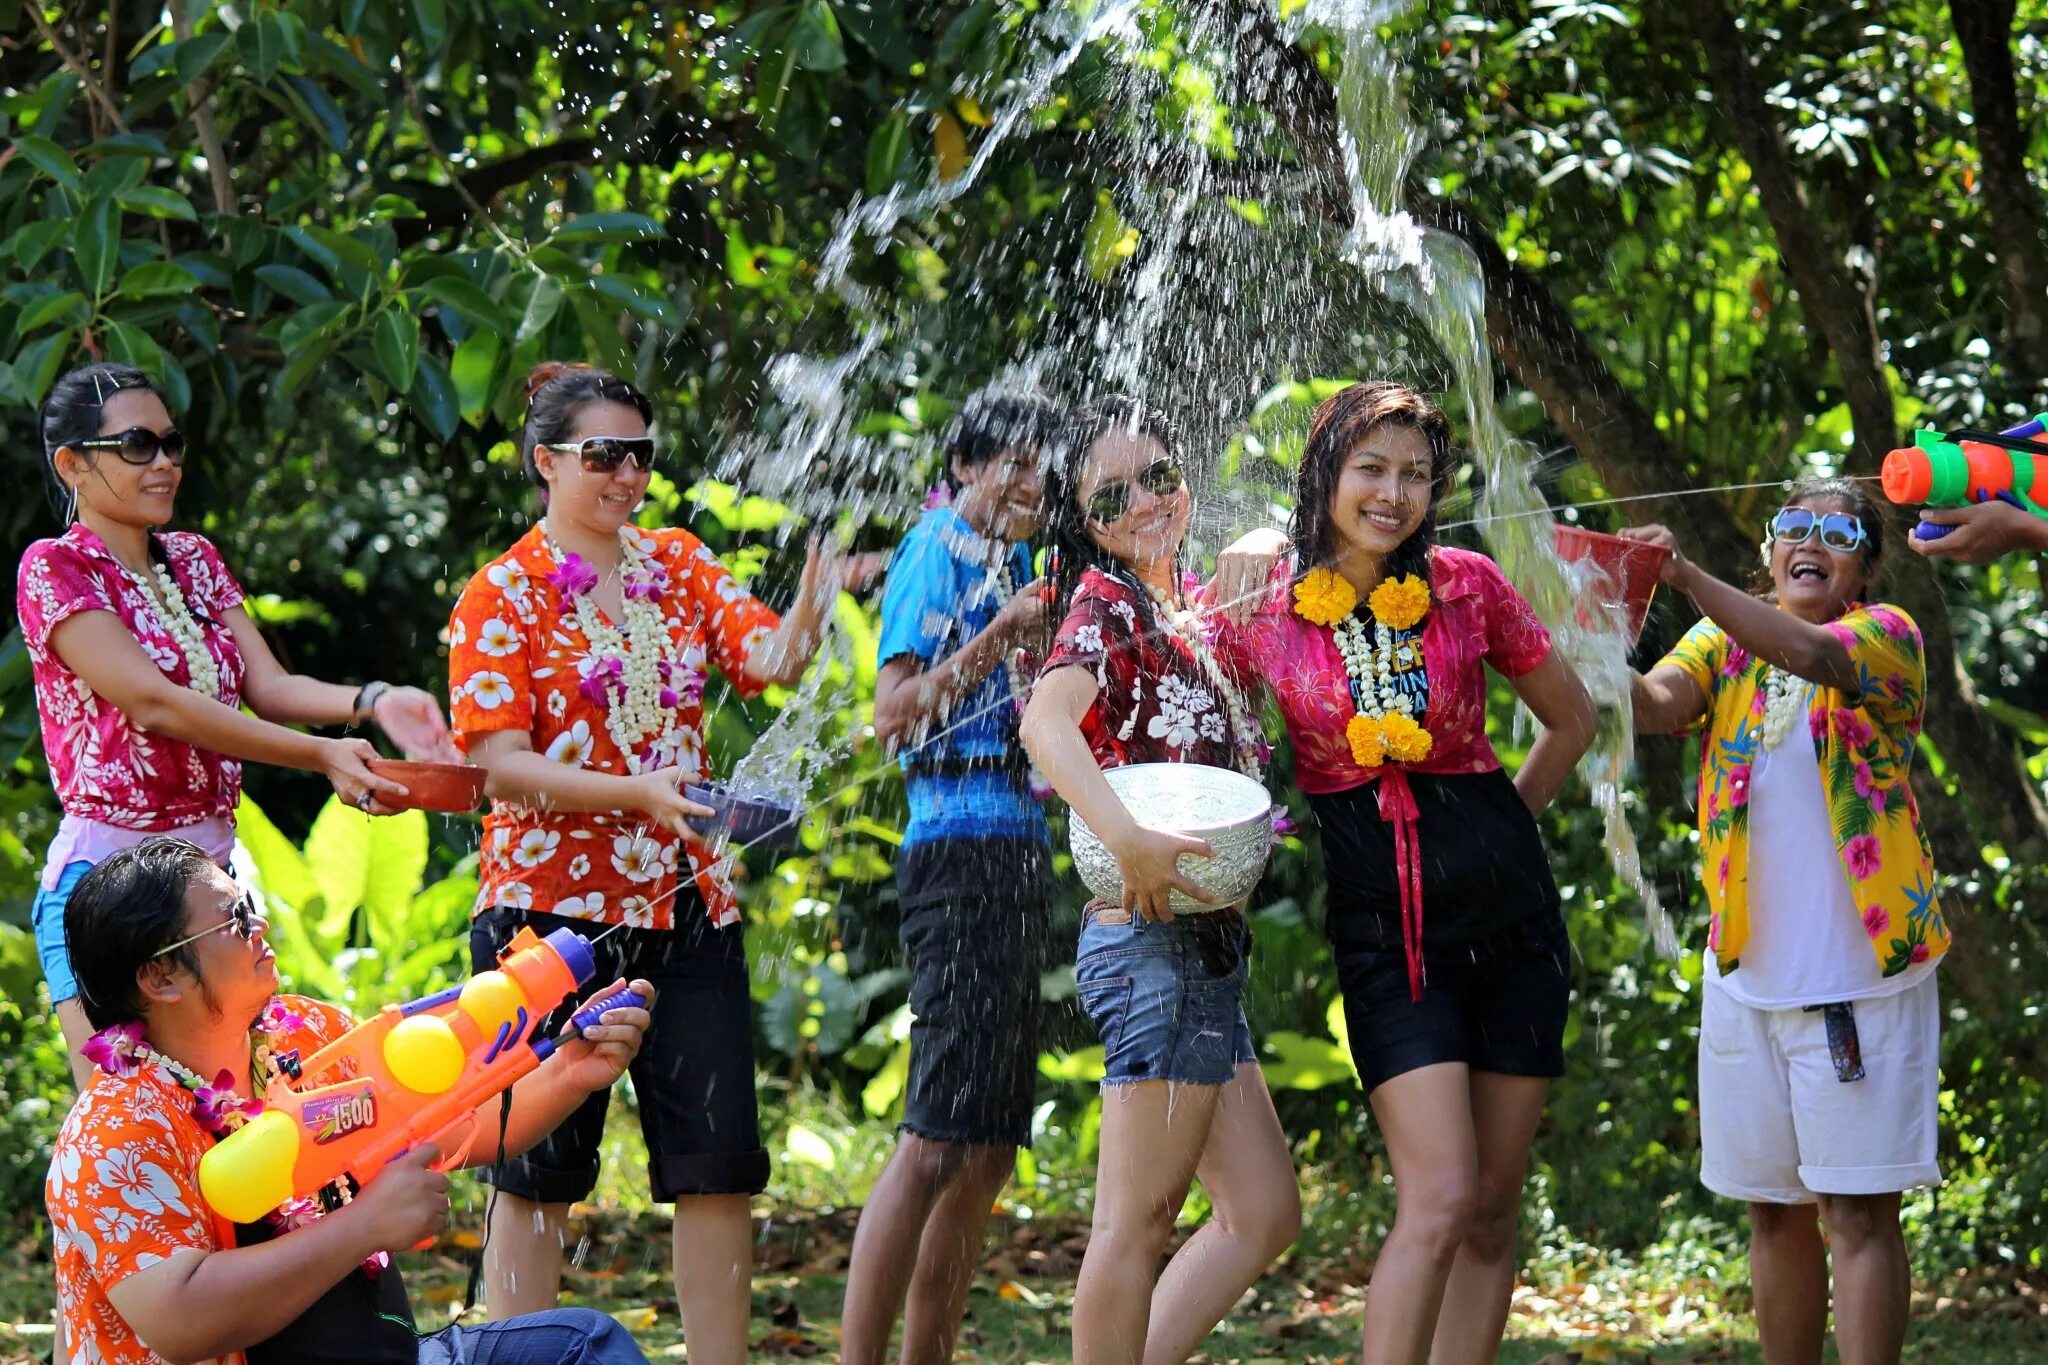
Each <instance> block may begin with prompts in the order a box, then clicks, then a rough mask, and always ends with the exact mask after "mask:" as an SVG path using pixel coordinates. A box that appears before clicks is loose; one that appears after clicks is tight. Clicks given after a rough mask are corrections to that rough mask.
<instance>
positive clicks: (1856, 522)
mask: <svg viewBox="0 0 2048 1365" xmlns="http://www.w3.org/2000/svg"><path fill="white" fill-rule="evenodd" d="M1770 529H1771V539H1772V540H1782V541H1784V542H1785V543H1786V544H1787V545H1804V544H1805V543H1806V542H1807V541H1809V540H1811V539H1813V536H1814V533H1815V532H1816V531H1817V532H1819V533H1820V543H1821V544H1822V545H1824V546H1826V547H1827V548H1828V549H1830V550H1836V551H1839V552H1840V553H1842V554H1851V553H1853V552H1855V551H1857V550H1860V549H1862V548H1863V543H1864V542H1865V541H1866V540H1868V539H1870V532H1869V531H1867V530H1865V529H1864V526H1863V519H1862V518H1861V517H1856V516H1851V515H1850V514H1849V513H1847V512H1827V513H1820V512H1816V511H1814V510H1813V509H1812V508H1811V507H1781V508H1779V509H1778V515H1776V516H1775V517H1772V518H1771V528H1770Z"/></svg>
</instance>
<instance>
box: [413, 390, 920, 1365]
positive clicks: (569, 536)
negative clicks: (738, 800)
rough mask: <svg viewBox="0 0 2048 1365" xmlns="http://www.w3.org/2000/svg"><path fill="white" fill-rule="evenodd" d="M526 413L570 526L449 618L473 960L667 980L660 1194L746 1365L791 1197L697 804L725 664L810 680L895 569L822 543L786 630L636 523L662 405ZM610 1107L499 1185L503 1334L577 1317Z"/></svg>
mask: <svg viewBox="0 0 2048 1365" xmlns="http://www.w3.org/2000/svg"><path fill="white" fill-rule="evenodd" d="M527 405H528V406H527V415H526V424H525V428H524V430H523V431H522V432H521V436H520V454H521V456H522V457H523V459H524V462H525V466H526V473H527V477H528V478H529V479H531V480H532V481H533V482H534V483H536V484H538V485H539V486H540V487H541V488H542V490H543V499H544V506H545V508H546V512H545V515H544V516H543V517H542V519H541V521H540V522H539V524H537V525H536V526H534V527H533V529H532V530H530V531H528V532H527V533H526V535H525V536H523V537H521V538H520V540H519V541H518V543H517V544H515V545H514V546H513V547H512V548H511V549H510V550H508V551H507V552H506V553H505V554H503V555H501V556H499V557H498V558H497V559H496V560H494V561H492V562H491V563H490V564H487V565H485V566H484V568H483V569H482V570H480V571H479V572H478V573H477V574H476V576H475V577H474V578H472V579H471V580H470V582H469V585H468V587H466V588H465V589H464V590H463V593H462V598H461V600H460V601H459V602H458V603H457V604H456V607H455V614H454V619H453V620H452V621H451V622H450V624H449V641H448V646H449V659H448V667H449V681H450V687H451V692H452V695H453V705H452V710H453V714H454V718H455V732H456V739H457V740H458V742H459V743H461V744H462V746H463V747H464V748H465V749H467V750H468V752H469V753H470V755H471V756H472V757H473V758H474V759H475V760H476V761H477V762H478V763H479V764H481V765H482V766H483V767H485V768H487V769H489V771H490V785H489V788H488V790H489V793H490V796H491V812H490V815H489V816H488V817H486V819H485V821H484V842H483V848H482V850H481V861H480V865H479V869H478V873H479V877H480V879H481V881H482V886H481V888H480V890H479V892H478V896H477V912H476V918H475V919H474V920H473V921H472V923H471V926H470V956H471V959H472V962H473V965H474V966H475V968H476V969H477V970H480V971H481V970H484V969H487V968H489V967H490V966H492V965H493V964H494V963H495V962H496V960H497V955H498V953H499V951H500V950H502V949H503V948H504V947H505V945H506V944H507V943H508V942H510V940H511V938H512V936H513V935H514V934H515V933H517V932H518V930H519V929H521V928H522V927H526V926H531V927H532V928H533V929H534V931H535V932H536V933H540V934H546V933H548V932H550V931H552V930H555V929H559V928H565V927H566V928H573V929H576V930H578V931H579V932H585V933H588V934H590V935H591V936H592V937H593V938H601V940H602V941H598V942H594V943H593V945H592V949H593V952H595V954H596V955H597V961H598V964H599V976H600V978H601V979H609V977H607V976H606V975H605V974H606V973H611V974H613V975H617V974H623V975H625V976H626V977H629V978H645V979H647V980H649V981H651V982H653V983H654V985H655V987H656V988H657V990H658V992H659V993H658V994H657V996H656V997H655V1003H654V1008H653V1011H652V1019H653V1022H652V1023H651V1024H650V1025H649V1028H648V1043H647V1047H646V1048H645V1049H644V1050H643V1051H642V1052H641V1053H640V1055H639V1057H638V1058H637V1059H636V1060H635V1061H634V1063H633V1068H632V1075H633V1077H634V1082H635V1086H634V1088H635V1093H636V1094H637V1095H638V1096H639V1099H640V1128H641V1133H642V1135H643V1136H644V1137H645V1139H646V1141H647V1166H648V1177H649V1182H650V1184H651V1185H652V1186H653V1191H654V1198H655V1199H656V1200H658V1201H660V1202H663V1203H668V1202H673V1203H674V1204H675V1278H676V1298H677V1300H678V1302H679V1304H680V1306H681V1310H682V1318H683V1334H684V1338H685V1340H686V1341H687V1342H688V1344H689V1348H690V1358H691V1359H692V1360H698V1361H708V1362H711V1365H739V1362H741V1361H744V1360H745V1359H746V1354H747V1333H748V1322H747V1320H748V1310H749V1303H750V1296H751V1291H752V1283H753V1274H752V1272H753V1223H752V1219H751V1215H750V1212H749V1207H748V1205H749V1197H750V1196H752V1195H755V1194H758V1193H760V1192H761V1190H762V1189H763V1188H765V1187H766V1185H767V1182H768V1153H767V1152H766V1151H765V1150H764V1149H763V1148H762V1146H761V1139H760V1134H759V1132H758V1128H757V1115H756V1111H755V1106H754V1047H753V1006H752V1002H751V1000H750V998H749V995H748V976H747V961H746V948H745V944H744V941H743V939H742V937H741V925H740V913H739V907H738V905H737V904H736V903H735V902H734V899H733V894H732V887H731V885H730V883H729V881H728V876H727V869H728V864H729V861H730V860H729V859H726V858H718V857H714V856H713V855H712V854H711V853H710V851H709V850H708V849H707V848H706V847H705V845H704V844H703V843H702V842H701V841H700V840H698V838H697V836H696V835H695V833H694V832H693V831H692V829H691V827H690V825H689V821H690V820H692V819H695V818H701V817H707V816H710V815H712V814H713V812H712V811H711V810H710V809H709V808H707V807H705V806H702V805H699V804H697V803H696V802H694V801H691V800H690V799H688V798H687V797H686V796H684V795H683V793H682V791H681V784H682V783H683V782H685V781H692V780H697V779H700V778H702V777H704V776H705V764H706V756H705V743H704V735H703V716H704V687H705V683H706V681H707V679H708V671H709V668H710V666H711V665H712V664H714V663H715V664H716V665H717V666H718V668H719V671H720V672H722V673H723V674H724V675H725V676H726V678H727V680H728V681H729V682H730V683H731V685H732V687H733V689H734V690H735V691H737V692H739V693H740V695H742V696H753V695H754V694H756V693H758V692H759V691H760V690H761V689H762V688H764V687H766V686H768V685H769V684H771V683H772V684H778V685H787V684H790V683H793V682H795V681H796V680H797V679H798V678H799V677H801V676H802V674H803V672H804V669H805V668H806V667H807V666H808V665H809V663H810V660H811V657H812V655H813V654H814V653H816V651H817V648H818V644H819V641H820V639H821V638H822V636H823V633H824V629H825V625H826V622H827V617H828V613H829V612H830V611H831V607H832V603H833V602H834V601H835V600H836V599H837V597H838V594H839V589H840V586H841V584H842V583H846V582H849V581H850V582H852V583H853V584H854V585H855V586H858V584H859V583H860V582H862V581H865V579H866V578H868V577H870V576H872V574H873V573H874V572H875V570H876V569H877V568H878V567H879V564H880V561H879V558H878V557H875V556H858V557H854V558H851V559H839V558H836V557H833V556H829V555H826V554H823V553H821V552H820V551H819V550H818V549H817V548H815V547H813V549H812V551H811V553H810V556H809V559H808V560H807V561H806V563H805V565H804V573H803V581H802V584H801V586H800V587H799V589H798V592H797V600H796V603H795V605H794V606H792V607H791V609H790V611H789V614H788V616H786V617H777V615H776V614H775V613H774V612H773V611H770V610H769V609H768V608H767V607H766V606H764V605H762V604H761V603H760V602H759V601H757V600H755V598H754V596H753V594H751V593H749V592H748V591H747V590H746V589H745V588H744V587H742V586H740V584H739V583H737V582H736V581H735V580H734V579H733V576H732V575H731V574H730V573H729V572H727V571H726V568H725V566H724V565H723V564H720V563H719V562H718V560H717V558H716V557H715V556H713V555H712V553H711V551H710V550H709V549H708V548H707V547H706V546H705V545H704V544H703V542H701V541H700V540H698V539H697V538H696V537H695V536H693V535H691V534H690V533H689V532H688V531H685V530H682V529H680V528H674V527H670V528H664V529H661V530H654V531H643V530H640V529H639V528H638V527H636V526H634V525H633V523H632V517H633V514H634V512H635V511H637V510H638V508H639V506H640V502H641V499H642V498H643V497H644V496H645V495H646V492H647V483H648V479H649V477H650V475H651V473H652V470H653V467H654V461H655V442H654V438H653V437H651V436H650V435H648V423H649V421H650V420H651V419H652V417H653V412H654V409H653V405H652V404H650V403H649V402H648V400H647V398H646V396H645V395H644V394H642V393H641V392H640V391H639V390H638V389H636V388H634V387H633V386H632V385H631V384H628V383H626V382H625V381H623V380H620V379H616V378H614V377H612V376H611V375H609V374H606V373H604V372H603V371H602V370H596V369H592V368H590V367H589V366H583V365H562V364H557V363H553V362H550V363H548V364H544V365H542V366H540V367H539V368H538V369H536V370H535V371H534V372H533V375H532V376H531V378H529V379H528V381H527ZM565 1009H566V1007H565ZM549 1027H551V1028H552V1027H555V1025H554V1024H552V1023H551V1024H550V1025H549ZM607 1098H608V1096H607V1095H606V1094H603V1093H599V1094H595V1095H592V1096H591V1097H590V1099H589V1100H588V1101H587V1102H586V1103H585V1104H584V1105H583V1106H582V1107H581V1108H579V1109H578V1110H576V1112H575V1113H573V1114H571V1115H570V1116H569V1118H568V1119H567V1120H565V1121H564V1122H563V1124H562V1125H561V1127H559V1128H557V1129H556V1130H555V1132H554V1133H553V1134H551V1135H550V1136H549V1137H548V1138H546V1139H545V1140H544V1141H542V1142H540V1143H539V1144H537V1145H536V1146H534V1147H533V1148H532V1149H531V1150H529V1151H527V1152H526V1153H524V1154H522V1155H520V1156H518V1157H514V1158H512V1159H511V1160H509V1161H506V1162H503V1163H501V1164H499V1165H497V1166H495V1167H493V1168H492V1170H491V1173H490V1180H491V1183H492V1184H493V1185H494V1186H496V1189H497V1192H496V1195H495V1197H494V1199H493V1203H492V1212H491V1217H490V1228H489V1238H490V1240H489V1250H488V1253H487V1254H486V1257H485V1261H484V1281H485V1292H486V1295H487V1301H488V1303H489V1306H490V1311H491V1316H492V1317H493V1318H494V1319H495V1318H504V1317H508V1316H512V1315H516V1314H520V1313H528V1312H536V1311H540V1310H543V1309H547V1308H552V1307H553V1306H554V1302H555V1297H556V1295H557V1293H558V1292H559V1289H560V1285H561V1270H562V1238H563V1232H564V1228H565V1226H566V1223H567V1218H568V1211H569V1206H570V1205H571V1204H574V1203H576V1202H577V1201H579V1200H582V1199H584V1198H587V1197H588V1196H589V1194H590V1191H591V1190H592V1189H593V1188H594V1187H595V1185H596V1182H597V1172H598V1144H599V1141H600V1139H601V1138H602V1137H603V1135H604V1120H605V1108H606V1101H607Z"/></svg>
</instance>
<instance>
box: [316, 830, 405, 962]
mask: <svg viewBox="0 0 2048 1365" xmlns="http://www.w3.org/2000/svg"><path fill="white" fill-rule="evenodd" d="M426 866H427V817H426V816H425V815H423V814H422V813H420V812H419V811H416V810H414V811H400V812H399V813H398V814H396V815H386V816H369V815H365V814H363V813H362V812H361V811H359V810H357V809H355V808H354V807H353V806H347V805H343V804H342V802H341V799H340V798H339V797H332V796H331V797H329V798H328V799H327V804H326V805H325V806H322V807H321V809H320V814H319V815H318V816H317V817H316V818H315V819H314V821H313V830H312V833H310V834H308V835H307V836H306V867H307V869H308V870H309V871H310V872H311V873H312V874H313V880H314V882H315V883H316V884H317V885H318V886H319V888H320V896H321V899H322V900H323V901H324V902H325V903H326V913H325V915H324V916H323V918H322V920H321V934H322V936H323V937H326V938H329V939H338V938H343V937H344V936H346V935H347V933H348V926H349V922H350V920H351V918H352V916H353V915H354V913H355V911H356V910H357V909H358V908H363V909H367V910H369V911H370V913H371V914H372V915H392V914H403V913H404V909H405V907H406V906H407V905H408V904H410V903H411V901H412V898H413V894H414V892H416V891H418V890H419V885H420V876H421V874H422V873H424V872H425V871H426Z"/></svg>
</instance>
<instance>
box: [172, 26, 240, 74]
mask: <svg viewBox="0 0 2048 1365" xmlns="http://www.w3.org/2000/svg"><path fill="white" fill-rule="evenodd" d="M234 41H235V36H234V35H233V34H232V33H228V32H226V31H225V30H221V29H215V30H214V31H213V32H211V33H202V34H200V35H198V36H197V37H195V38H187V39H185V41H183V42H181V43H179V44H178V45H177V46H178V55H177V57H176V58H175V63H176V65H177V68H178V81H179V83H180V84H183V85H190V84H192V83H193V82H194V81H196V80H198V79H199V78H200V77H201V76H204V75H205V74H206V73H207V72H208V71H211V70H212V69H213V64H214V63H215V62H217V61H219V60H220V54H221V53H223V52H226V51H227V50H228V45H229V44H230V43H232V42H234Z"/></svg>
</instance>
